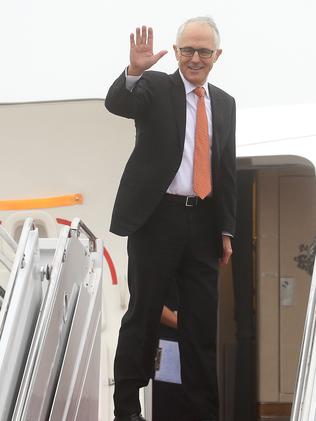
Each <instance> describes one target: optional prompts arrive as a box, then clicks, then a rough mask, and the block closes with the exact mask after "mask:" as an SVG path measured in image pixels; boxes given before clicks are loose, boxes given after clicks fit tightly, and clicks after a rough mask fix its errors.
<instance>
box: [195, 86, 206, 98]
mask: <svg viewBox="0 0 316 421" xmlns="http://www.w3.org/2000/svg"><path fill="white" fill-rule="evenodd" d="M193 92H194V93H195V95H197V96H198V97H199V98H201V97H203V96H204V95H205V89H204V88H203V87H202V86H199V87H198V88H195V89H194V91H193Z"/></svg>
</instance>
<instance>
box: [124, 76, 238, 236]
mask: <svg viewBox="0 0 316 421" xmlns="http://www.w3.org/2000/svg"><path fill="white" fill-rule="evenodd" d="M179 73H180V76H181V79H182V81H183V83H184V88H185V93H186V101H187V103H186V127H185V138H184V148H183V154H182V160H181V164H180V167H179V169H178V171H177V173H176V175H175V177H174V179H173V180H172V182H171V184H170V186H169V187H168V189H167V193H170V194H178V195H181V196H196V193H195V192H194V190H193V162H194V143H195V125H196V112H197V103H198V96H197V95H196V94H195V93H194V92H193V90H194V89H195V88H196V86H195V85H192V83H190V82H189V81H188V80H186V79H185V77H184V76H183V74H182V73H181V71H180V70H179ZM125 76H126V89H128V90H129V91H132V90H133V88H134V86H135V85H136V82H137V81H138V80H139V79H140V78H141V76H142V75H140V76H132V75H128V74H127V68H126V70H125ZM202 87H203V88H204V89H205V109H206V115H207V121H208V135H209V142H210V153H211V138H212V110H211V98H210V93H209V89H208V83H207V82H205V83H204V85H202ZM222 235H228V236H229V237H232V235H231V234H230V233H228V232H222Z"/></svg>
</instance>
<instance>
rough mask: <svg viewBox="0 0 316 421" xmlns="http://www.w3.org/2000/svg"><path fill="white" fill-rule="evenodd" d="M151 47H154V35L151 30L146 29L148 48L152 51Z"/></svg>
mask: <svg viewBox="0 0 316 421" xmlns="http://www.w3.org/2000/svg"><path fill="white" fill-rule="evenodd" d="M153 45H154V33H153V28H150V27H149V28H148V46H149V47H150V49H151V50H153Z"/></svg>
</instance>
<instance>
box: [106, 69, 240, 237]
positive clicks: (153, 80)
mask: <svg viewBox="0 0 316 421" xmlns="http://www.w3.org/2000/svg"><path fill="white" fill-rule="evenodd" d="M125 82H126V78H125V73H122V74H121V76H120V77H119V78H118V79H117V80H116V81H115V82H114V83H113V85H112V86H111V88H110V89H109V92H108V94H107V97H106V99H105V106H106V108H107V109H108V110H109V111H110V112H111V113H114V114H117V115H119V116H122V117H127V118H132V119H134V121H135V126H136V142H135V148H134V150H133V152H132V154H131V156H130V158H129V160H128V162H127V164H126V167H125V170H124V172H123V175H122V179H121V182H120V186H119V189H118V193H117V197H116V201H115V204H114V209H113V215H112V222H111V228H110V229H111V231H112V232H114V233H115V234H118V235H122V236H125V235H130V234H132V233H133V232H135V231H136V230H137V229H138V228H140V227H141V226H142V225H143V224H144V223H145V221H146V220H147V219H148V218H149V217H150V215H151V214H152V213H153V211H154V209H155V208H156V206H157V205H158V203H159V202H160V200H161V199H162V197H163V195H164V194H165V193H166V190H167V189H168V187H169V185H170V183H171V182H172V180H173V178H174V176H175V175H176V173H177V170H178V168H179V166H180V163H181V158H182V153H183V146H184V137H185V125H186V96H185V89H184V85H183V82H182V79H181V76H180V74H179V71H176V72H175V73H174V74H172V75H167V74H166V73H161V72H155V71H147V72H145V73H144V74H143V76H142V77H141V78H140V80H139V81H138V82H137V85H136V86H135V88H134V89H133V91H132V92H130V91H129V90H127V89H126V87H125ZM209 91H210V97H211V107H212V123H213V147H212V171H213V200H214V204H215V208H216V215H217V216H216V226H217V229H218V232H219V233H220V232H222V231H227V232H229V233H231V234H234V231H235V208H236V192H235V120H236V119H235V114H236V112H235V101H234V99H233V98H232V97H231V96H230V95H228V94H227V93H225V92H224V91H222V90H221V89H219V88H217V87H215V86H213V85H210V84H209Z"/></svg>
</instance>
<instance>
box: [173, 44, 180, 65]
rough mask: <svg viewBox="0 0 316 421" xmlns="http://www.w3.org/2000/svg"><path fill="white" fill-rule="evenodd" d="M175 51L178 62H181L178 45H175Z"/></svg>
mask: <svg viewBox="0 0 316 421" xmlns="http://www.w3.org/2000/svg"><path fill="white" fill-rule="evenodd" d="M173 51H174V55H175V56H176V60H177V61H179V50H178V47H177V46H176V44H173Z"/></svg>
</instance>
